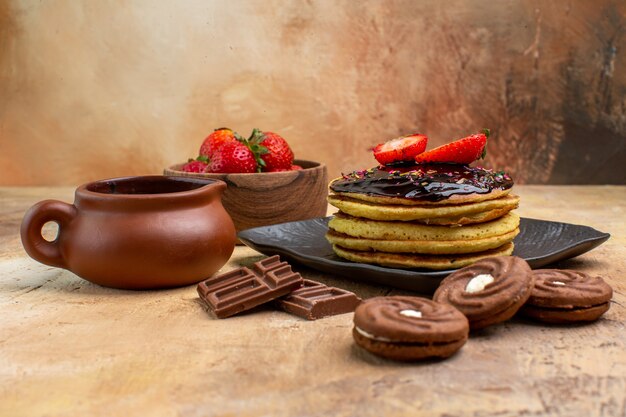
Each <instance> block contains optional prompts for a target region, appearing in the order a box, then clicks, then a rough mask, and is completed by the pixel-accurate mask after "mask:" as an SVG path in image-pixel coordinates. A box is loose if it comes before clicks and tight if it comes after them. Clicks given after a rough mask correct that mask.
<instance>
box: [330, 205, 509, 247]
mask: <svg viewBox="0 0 626 417" xmlns="http://www.w3.org/2000/svg"><path fill="white" fill-rule="evenodd" d="M519 221H520V219H519V216H518V215H517V214H515V213H513V212H510V213H507V214H506V215H504V216H503V217H501V218H499V219H496V220H492V221H490V222H486V223H480V224H472V225H468V226H460V227H449V226H432V225H424V224H419V223H414V222H398V221H396V222H383V221H377V220H368V219H363V218H360V217H352V216H349V215H346V214H343V213H337V214H335V216H334V217H333V218H332V219H330V222H329V223H328V227H329V228H330V229H332V230H335V231H337V232H339V233H344V234H346V235H349V236H352V237H357V238H365V239H379V240H413V241H415V240H423V241H451V240H454V241H459V240H469V241H471V240H475V239H484V238H488V237H493V236H500V235H502V234H505V233H509V232H512V231H513V230H515V229H517V228H518V226H519Z"/></svg>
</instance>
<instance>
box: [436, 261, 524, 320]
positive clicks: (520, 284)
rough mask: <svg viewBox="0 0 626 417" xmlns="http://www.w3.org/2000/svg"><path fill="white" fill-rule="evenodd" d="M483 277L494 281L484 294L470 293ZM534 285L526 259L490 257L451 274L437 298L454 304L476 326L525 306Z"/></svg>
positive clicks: (442, 284) (439, 290)
mask: <svg viewBox="0 0 626 417" xmlns="http://www.w3.org/2000/svg"><path fill="white" fill-rule="evenodd" d="M482 274H488V275H491V276H492V277H493V278H494V281H493V282H492V283H490V284H488V285H486V286H485V287H484V289H482V290H481V291H477V292H473V293H472V292H468V291H466V290H465V289H466V286H467V284H468V283H469V282H470V281H471V280H472V279H473V278H474V277H476V276H478V275H482ZM533 282H534V277H533V275H532V271H531V269H530V266H528V263H527V262H526V261H524V260H523V259H521V258H518V257H515V256H498V257H492V258H486V259H482V260H480V261H478V262H476V263H475V264H473V265H471V266H468V267H465V268H463V269H460V270H458V271H456V272H453V273H452V274H450V275H449V276H448V277H447V278H445V279H444V280H443V281H442V282H441V284H440V286H439V288H438V289H437V291H435V295H434V297H433V299H434V300H436V301H440V302H446V303H449V304H452V305H453V306H455V307H456V308H458V309H459V310H460V311H461V312H463V314H465V315H466V316H467V317H468V319H469V320H470V323H472V322H473V321H478V320H482V319H486V318H490V317H494V316H497V315H499V314H502V313H504V312H506V311H507V310H508V309H510V308H512V307H514V306H516V305H517V306H521V305H522V304H523V303H524V302H526V300H527V299H528V297H529V296H530V293H531V290H532V288H533ZM516 310H517V309H515V311H516ZM515 311H513V312H512V313H511V314H510V316H512V315H513V314H514V313H515Z"/></svg>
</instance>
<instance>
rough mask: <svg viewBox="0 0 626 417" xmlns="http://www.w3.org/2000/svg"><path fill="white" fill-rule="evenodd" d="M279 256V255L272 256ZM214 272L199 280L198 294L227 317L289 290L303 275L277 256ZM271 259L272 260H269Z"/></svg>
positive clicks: (215, 310)
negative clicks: (217, 273) (248, 265)
mask: <svg viewBox="0 0 626 417" xmlns="http://www.w3.org/2000/svg"><path fill="white" fill-rule="evenodd" d="M272 258H276V259H272ZM272 258H266V259H264V260H262V261H259V262H256V263H255V264H254V265H253V268H252V269H249V268H246V267H242V268H238V269H234V270H232V271H228V272H226V273H224V274H220V275H216V276H213V277H211V278H209V279H207V280H205V281H203V282H201V283H200V284H198V288H197V289H198V294H199V295H200V299H202V300H203V301H204V302H205V303H206V304H207V305H208V307H209V308H210V309H211V311H213V313H214V314H215V316H216V317H218V318H226V317H230V316H232V315H234V314H237V313H240V312H242V311H246V310H249V309H251V308H253V307H256V306H258V305H260V304H263V303H266V302H268V301H272V300H274V299H276V298H278V297H282V296H284V295H286V294H289V293H290V292H291V291H292V290H294V289H296V288H299V287H300V286H301V285H302V281H303V280H302V277H301V276H300V274H298V273H297V272H293V271H292V270H291V266H289V264H287V263H286V262H280V260H279V259H278V256H275V257H272ZM268 259H270V260H271V261H270V262H267V260H268Z"/></svg>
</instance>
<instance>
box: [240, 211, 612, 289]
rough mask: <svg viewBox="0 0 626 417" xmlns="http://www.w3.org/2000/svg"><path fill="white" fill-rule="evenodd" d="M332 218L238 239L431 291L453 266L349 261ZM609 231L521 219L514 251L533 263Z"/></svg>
mask: <svg viewBox="0 0 626 417" xmlns="http://www.w3.org/2000/svg"><path fill="white" fill-rule="evenodd" d="M329 220H330V217H322V218H317V219H311V220H303V221H298V222H290V223H281V224H275V225H272V226H263V227H256V228H254V229H248V230H243V231H241V232H239V235H238V236H239V239H240V240H241V241H242V242H243V243H245V244H246V245H247V246H249V247H251V248H252V249H255V250H257V251H259V252H261V253H263V254H265V255H280V256H282V257H284V258H285V259H288V260H291V261H296V262H299V263H301V264H303V265H306V266H308V267H310V268H314V269H317V270H319V271H323V272H327V273H330V274H336V275H342V276H345V277H348V278H351V279H354V280H359V281H367V282H371V283H376V284H381V285H386V286H390V287H396V288H402V289H406V290H412V291H417V292H421V293H432V292H434V291H435V289H436V288H437V286H438V285H439V282H440V281H441V280H442V279H443V278H445V277H446V276H447V275H448V274H450V273H451V272H453V270H447V271H427V270H418V269H396V268H388V267H383V266H377V265H368V264H362V263H357V262H351V261H347V260H345V259H342V258H340V257H338V256H337V255H335V253H334V252H333V249H332V247H331V245H330V243H328V241H327V240H326V238H325V237H324V235H325V234H326V231H327V230H328V221H329ZM609 237H610V235H609V234H608V233H603V232H600V231H598V230H596V229H593V228H591V227H589V226H581V225H576V224H569V223H559V222H551V221H545V220H536V219H527V218H522V219H521V222H520V234H519V235H517V237H516V238H515V240H514V243H515V250H514V252H513V255H516V256H519V257H521V258H524V259H525V260H526V261H527V262H528V263H529V264H530V266H531V267H532V268H541V267H543V266H545V265H548V264H551V263H554V262H558V261H562V260H564V259H568V258H572V257H574V256H578V255H580V254H582V253H585V252H587V251H590V250H591V249H593V248H595V247H596V246H599V245H600V244H602V243H604V242H605V241H606V240H607V239H608V238H609Z"/></svg>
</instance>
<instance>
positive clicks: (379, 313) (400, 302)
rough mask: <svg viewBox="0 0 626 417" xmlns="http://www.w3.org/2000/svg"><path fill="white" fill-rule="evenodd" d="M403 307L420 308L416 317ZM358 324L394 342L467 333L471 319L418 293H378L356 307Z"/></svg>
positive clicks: (451, 337) (434, 339)
mask: <svg viewBox="0 0 626 417" xmlns="http://www.w3.org/2000/svg"><path fill="white" fill-rule="evenodd" d="M403 311H414V312H419V313H420V315H421V317H420V318H415V317H411V316H406V315H404V314H402V313H401V312H403ZM354 324H355V326H356V327H358V328H359V329H361V330H364V331H366V332H367V333H370V334H372V335H374V336H379V337H383V338H385V339H390V340H392V341H394V342H415V343H417V342H422V343H438V342H444V343H445V342H451V341H456V340H461V339H463V338H466V337H467V328H468V324H467V319H466V318H465V316H463V314H461V312H459V311H458V310H457V309H455V308H454V307H452V306H450V305H446V304H441V303H436V302H434V301H431V300H428V299H425V298H418V297H403V296H394V297H375V298H372V299H369V300H367V301H364V302H363V303H361V305H359V307H358V308H357V309H356V311H355V315H354Z"/></svg>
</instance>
